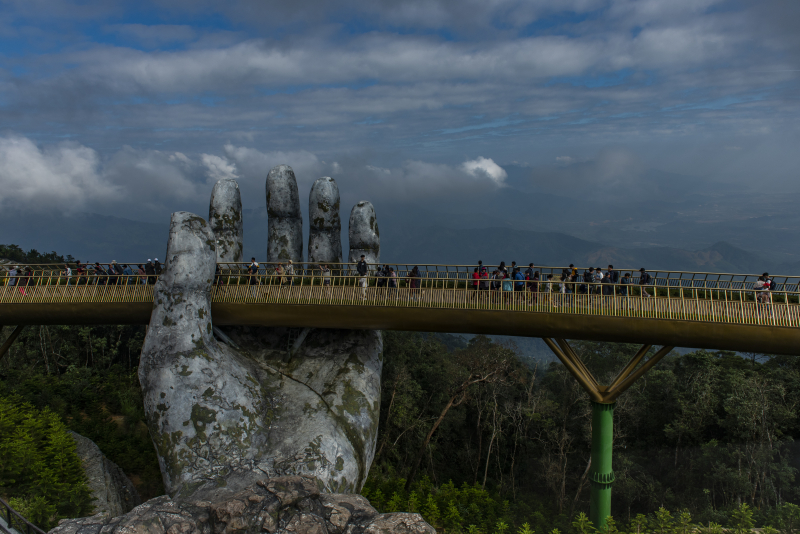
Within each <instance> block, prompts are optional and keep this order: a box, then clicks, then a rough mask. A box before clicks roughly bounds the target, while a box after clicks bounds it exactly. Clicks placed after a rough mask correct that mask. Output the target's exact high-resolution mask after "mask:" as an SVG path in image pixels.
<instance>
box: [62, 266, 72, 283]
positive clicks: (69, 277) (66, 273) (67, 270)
mask: <svg viewBox="0 0 800 534" xmlns="http://www.w3.org/2000/svg"><path fill="white" fill-rule="evenodd" d="M61 274H63V275H64V276H66V277H67V285H69V283H70V280H72V269H70V267H69V265H67V264H66V263H65V264H64V272H62V273H61Z"/></svg>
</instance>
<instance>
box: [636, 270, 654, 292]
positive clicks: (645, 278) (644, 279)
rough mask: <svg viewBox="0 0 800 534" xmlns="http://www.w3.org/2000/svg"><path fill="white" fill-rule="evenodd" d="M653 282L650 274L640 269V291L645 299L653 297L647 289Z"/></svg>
mask: <svg viewBox="0 0 800 534" xmlns="http://www.w3.org/2000/svg"><path fill="white" fill-rule="evenodd" d="M651 281H652V279H651V277H650V274H648V272H647V271H645V270H644V267H642V268H641V269H639V289H640V290H641V292H642V296H643V297H651V296H652V295H651V294H650V293H648V292H647V289H646V288H645V286H648V285H650V282H651Z"/></svg>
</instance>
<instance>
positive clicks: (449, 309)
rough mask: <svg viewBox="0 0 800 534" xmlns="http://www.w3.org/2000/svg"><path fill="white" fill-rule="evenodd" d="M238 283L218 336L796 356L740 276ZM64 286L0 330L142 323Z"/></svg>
mask: <svg viewBox="0 0 800 534" xmlns="http://www.w3.org/2000/svg"><path fill="white" fill-rule="evenodd" d="M454 272H458V271H454ZM239 273H240V271H239V272H238V273H237V274H231V271H226V274H224V275H223V276H221V277H220V279H219V280H218V282H219V283H218V284H217V285H214V286H213V288H212V295H211V297H212V315H213V317H214V322H215V323H217V324H238V325H273V326H311V327H320V328H353V329H359V328H361V329H387V330H419V331H440V332H465V333H486V334H504V335H516V336H535V337H555V338H570V339H593V340H598V341H620V342H632V343H650V344H668V345H676V346H688V347H707V348H717V349H731V350H740V351H755V352H767V353H783V354H796V353H798V350H799V349H800V304H798V296H799V295H798V294H797V291H787V290H784V291H772V292H769V294H766V293H762V296H763V297H765V302H758V301H757V300H756V298H755V292H754V291H753V290H752V289H745V288H746V287H747V286H746V284H747V283H748V282H747V280H746V278H744V275H735V276H740V277H742V278H744V279H742V280H739V281H738V284H740V288H731V287H720V286H721V284H720V283H719V281H720V280H719V279H720V277H717V279H716V280H712V282H713V283H714V285H713V286H711V287H709V286H708V277H706V279H705V280H704V281H703V285H705V287H702V286H700V287H698V286H697V284H694V283H692V285H689V286H683V285H677V284H676V285H671V284H661V285H659V284H658V281H656V284H655V285H654V286H648V287H647V291H649V292H650V293H651V294H654V296H653V297H647V296H646V295H645V294H644V293H643V292H642V291H641V290H639V289H638V286H630V285H629V286H627V287H622V286H620V285H613V284H589V292H587V293H575V294H569V293H566V294H565V293H560V292H556V293H552V292H544V291H543V289H545V288H548V286H545V285H544V284H545V283H544V282H542V283H540V284H538V285H537V286H532V287H526V290H525V291H511V292H508V291H476V290H474V289H472V287H473V285H472V281H471V280H465V279H464V278H463V276H462V277H453V276H450V275H449V274H448V276H446V277H445V276H438V273H437V275H434V276H431V273H430V272H427V273H426V274H425V275H424V276H421V277H419V278H418V279H417V280H418V283H419V285H420V286H421V287H419V288H412V287H409V284H408V283H406V282H403V283H400V284H399V285H400V286H401V287H398V288H388V287H377V285H376V281H377V280H376V279H375V277H371V278H370V285H369V287H366V288H362V287H360V285H359V279H358V277H354V276H352V275H342V276H331V277H330V280H331V285H330V286H323V285H322V278H321V277H320V276H319V274H317V275H312V273H311V272H310V271H309V272H308V273H307V274H306V275H296V276H294V277H286V276H285V275H280V274H279V275H275V274H274V273H272V274H264V275H261V276H259V277H257V278H256V279H257V280H258V282H259V283H258V284H252V285H251V284H250V277H248V276H246V275H242V274H239ZM669 279H670V278H667V280H669ZM673 280H674V279H673ZM75 281H77V280H73V284H72V285H65V283H66V280H65V279H63V278H60V277H59V276H57V274H56V275H54V274H52V273H50V274H49V275H45V273H44V272H42V273H41V274H39V275H38V276H34V277H29V280H28V285H26V286H25V287H18V286H10V285H5V286H2V287H0V324H136V323H138V324H147V323H148V322H149V319H150V312H151V309H152V303H153V288H154V286H153V285H150V284H146V283H141V282H142V279H141V277H139V276H133V277H125V276H120V277H116V278H107V279H104V278H103V277H100V278H95V279H92V278H91V277H87V278H86V280H85V281H84V283H82V284H81V285H75V284H74V282H75ZM732 281H733V280H732ZM282 282H283V283H282ZM730 282H731V281H728V283H727V284H726V285H731V284H730ZM579 285H580V283H578V284H575V285H574V286H572V288H573V289H575V290H576V291H577V290H578V289H579ZM785 285H788V284H785ZM750 287H751V288H752V285H751V286H750ZM532 288H535V289H537V290H538V291H536V292H532V291H529V290H528V289H532ZM603 293H606V294H603ZM619 293H624V294H619Z"/></svg>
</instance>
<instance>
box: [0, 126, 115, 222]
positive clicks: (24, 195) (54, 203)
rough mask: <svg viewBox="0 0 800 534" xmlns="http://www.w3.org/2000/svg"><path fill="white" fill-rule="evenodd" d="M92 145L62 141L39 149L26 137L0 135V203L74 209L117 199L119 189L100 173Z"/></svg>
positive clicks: (45, 208)
mask: <svg viewBox="0 0 800 534" xmlns="http://www.w3.org/2000/svg"><path fill="white" fill-rule="evenodd" d="M99 167H100V159H99V157H98V155H97V152H95V151H94V150H92V149H91V148H88V147H85V146H82V145H78V144H76V143H62V144H59V145H56V146H50V147H46V148H39V147H38V146H36V144H34V143H33V141H31V140H30V139H27V138H25V137H16V136H12V137H2V138H0V205H2V206H3V207H5V208H10V207H13V208H20V207H25V208H26V209H32V210H36V211H40V210H51V209H55V210H59V211H64V212H74V211H77V210H81V209H84V208H85V207H86V206H87V205H89V204H93V203H95V202H107V201H113V200H116V199H119V198H120V197H121V194H122V191H121V189H120V188H118V187H116V186H114V185H112V184H109V183H108V182H107V181H105V180H104V179H103V177H102V176H101V175H100V173H99Z"/></svg>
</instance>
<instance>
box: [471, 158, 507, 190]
mask: <svg viewBox="0 0 800 534" xmlns="http://www.w3.org/2000/svg"><path fill="white" fill-rule="evenodd" d="M461 168H462V169H464V172H466V173H467V174H470V175H472V176H475V177H480V176H486V177H488V178H489V179H491V180H492V181H493V182H494V183H495V184H497V185H501V186H502V185H505V181H506V178H507V177H508V174H507V173H506V171H505V170H504V169H503V168H502V167H501V166H500V165H498V164H497V163H495V162H494V160H492V159H491V158H484V157H478V159H473V160H470V161H465V162H464V163H462V164H461Z"/></svg>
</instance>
